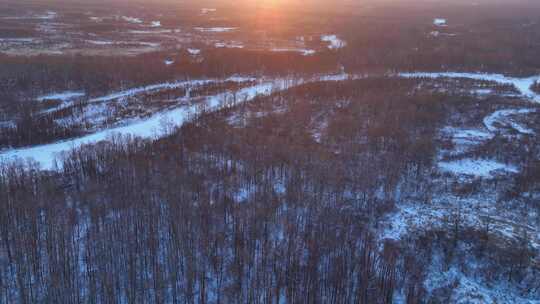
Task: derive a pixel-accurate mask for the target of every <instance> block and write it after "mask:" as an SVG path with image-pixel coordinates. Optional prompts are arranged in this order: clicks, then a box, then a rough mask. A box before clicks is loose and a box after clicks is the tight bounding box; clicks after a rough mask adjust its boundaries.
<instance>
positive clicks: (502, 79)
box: [398, 72, 540, 103]
mask: <svg viewBox="0 0 540 304" xmlns="http://www.w3.org/2000/svg"><path fill="white" fill-rule="evenodd" d="M398 75H399V76H401V77H408V78H417V77H420V78H466V79H474V80H483V81H492V82H496V83H499V84H511V85H513V86H514V87H515V88H516V89H517V90H518V91H519V92H520V94H521V95H522V96H523V97H524V98H526V99H529V100H531V101H534V102H537V103H540V94H537V93H535V92H534V91H533V90H532V89H531V87H532V85H533V84H534V83H535V82H536V81H540V75H538V76H532V77H527V78H517V77H508V76H504V75H502V74H484V73H459V72H437V73H425V72H415V73H399V74H398Z"/></svg>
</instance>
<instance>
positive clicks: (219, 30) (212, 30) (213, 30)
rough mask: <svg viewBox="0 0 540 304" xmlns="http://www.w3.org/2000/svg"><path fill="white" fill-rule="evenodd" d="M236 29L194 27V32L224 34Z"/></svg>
mask: <svg viewBox="0 0 540 304" xmlns="http://www.w3.org/2000/svg"><path fill="white" fill-rule="evenodd" d="M237 29H238V28H237V27H196V28H195V30H196V31H199V32H202V33H226V32H232V31H236V30H237Z"/></svg>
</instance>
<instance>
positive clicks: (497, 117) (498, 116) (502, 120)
mask: <svg viewBox="0 0 540 304" xmlns="http://www.w3.org/2000/svg"><path fill="white" fill-rule="evenodd" d="M534 112H535V110H534V109H509V110H499V111H495V112H493V113H492V114H490V115H488V116H486V117H485V118H484V125H485V126H486V128H487V129H488V130H489V131H490V132H491V133H496V132H497V131H498V129H499V127H497V124H498V125H503V126H508V127H510V128H512V129H514V130H516V131H518V132H519V133H521V134H527V135H534V131H533V130H531V129H529V128H526V127H524V126H522V125H521V124H519V123H517V122H515V121H513V120H512V119H511V118H510V116H514V115H520V114H521V115H525V114H529V113H534Z"/></svg>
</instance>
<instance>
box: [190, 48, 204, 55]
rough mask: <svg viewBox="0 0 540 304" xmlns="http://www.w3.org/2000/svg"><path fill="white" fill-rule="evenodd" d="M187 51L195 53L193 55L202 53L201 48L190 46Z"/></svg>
mask: <svg viewBox="0 0 540 304" xmlns="http://www.w3.org/2000/svg"><path fill="white" fill-rule="evenodd" d="M187 51H188V53H189V54H190V55H193V56H195V55H199V54H201V50H199V49H194V48H189V49H187Z"/></svg>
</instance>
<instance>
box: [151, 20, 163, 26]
mask: <svg viewBox="0 0 540 304" xmlns="http://www.w3.org/2000/svg"><path fill="white" fill-rule="evenodd" d="M150 27H161V21H152V23H150Z"/></svg>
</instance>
